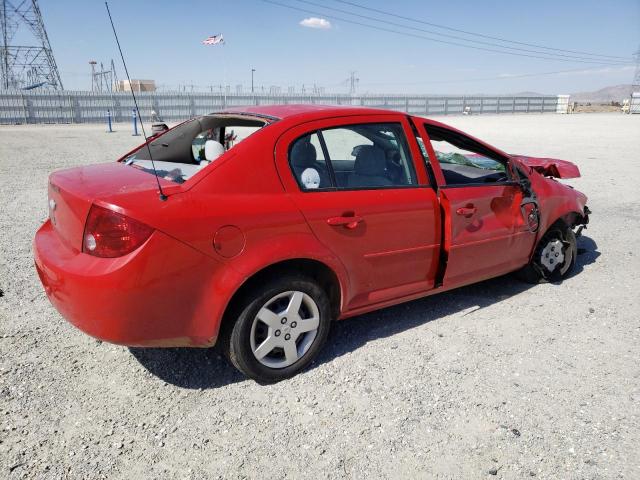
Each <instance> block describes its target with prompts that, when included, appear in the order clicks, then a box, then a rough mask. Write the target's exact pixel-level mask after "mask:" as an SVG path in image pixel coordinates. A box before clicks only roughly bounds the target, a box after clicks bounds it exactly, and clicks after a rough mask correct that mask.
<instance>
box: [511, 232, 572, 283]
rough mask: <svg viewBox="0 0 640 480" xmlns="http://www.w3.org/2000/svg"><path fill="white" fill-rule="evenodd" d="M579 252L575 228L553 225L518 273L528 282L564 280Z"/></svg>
mask: <svg viewBox="0 0 640 480" xmlns="http://www.w3.org/2000/svg"><path fill="white" fill-rule="evenodd" d="M577 254H578V247H577V241H576V235H575V233H573V230H572V229H571V228H570V227H568V226H566V225H556V226H553V227H551V228H550V229H549V230H548V231H547V233H545V234H544V236H543V237H542V239H540V242H539V243H538V245H537V247H536V249H535V252H534V253H533V257H532V258H531V261H530V262H529V263H528V264H527V265H525V266H524V267H523V268H522V269H521V270H519V271H518V272H517V275H518V277H519V278H520V279H521V280H523V281H525V282H527V283H540V282H553V281H559V280H562V279H563V278H566V277H567V276H568V275H569V273H571V270H572V269H573V267H574V266H575V264H576V256H577Z"/></svg>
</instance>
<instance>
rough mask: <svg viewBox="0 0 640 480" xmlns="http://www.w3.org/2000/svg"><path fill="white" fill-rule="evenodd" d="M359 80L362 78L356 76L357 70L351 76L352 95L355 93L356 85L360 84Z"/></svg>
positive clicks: (350, 87)
mask: <svg viewBox="0 0 640 480" xmlns="http://www.w3.org/2000/svg"><path fill="white" fill-rule="evenodd" d="M359 81H360V79H359V78H356V72H351V75H350V76H349V94H350V95H355V93H356V86H357V85H358V82H359Z"/></svg>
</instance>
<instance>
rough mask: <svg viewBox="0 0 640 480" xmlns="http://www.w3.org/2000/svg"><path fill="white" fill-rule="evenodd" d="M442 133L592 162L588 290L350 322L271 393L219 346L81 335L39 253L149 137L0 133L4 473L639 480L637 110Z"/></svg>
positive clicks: (514, 120)
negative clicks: (44, 231) (97, 183)
mask: <svg viewBox="0 0 640 480" xmlns="http://www.w3.org/2000/svg"><path fill="white" fill-rule="evenodd" d="M441 120H443V121H445V122H448V123H451V124H453V125H455V126H457V127H460V128H462V129H466V130H467V131H469V132H470V133H472V134H475V135H477V136H479V137H481V138H483V139H486V140H488V141H489V142H490V143H494V144H495V145H497V146H500V147H502V148H504V149H505V150H507V151H510V152H517V153H526V154H530V155H540V156H550V157H558V158H565V159H568V160H573V161H575V162H577V163H578V164H579V165H580V168H581V170H582V173H583V178H581V179H577V180H576V181H572V184H574V185H575V186H576V187H577V188H579V189H581V190H582V191H584V192H585V193H587V195H589V197H590V201H589V206H590V207H591V209H592V210H593V212H594V213H593V216H592V224H591V225H590V226H589V229H588V230H587V231H586V232H585V233H586V235H585V236H584V237H583V238H581V239H580V242H579V247H580V248H581V249H582V250H581V252H582V253H581V254H580V256H579V258H578V268H577V269H576V273H575V275H574V276H572V277H571V278H569V279H568V280H566V281H565V282H563V283H562V284H559V285H540V286H535V287H531V286H528V285H523V284H521V283H518V282H517V281H516V280H514V279H513V278H511V277H509V276H507V277H502V278H498V279H495V280H491V281H487V282H484V283H481V284H478V285H474V286H470V287H466V288H462V289H459V290H456V291H453V292H450V293H445V294H442V295H439V296H433V297H430V298H426V299H423V300H418V301H414V302H411V303H408V304H405V305H401V306H398V307H394V308H389V309H386V310H384V311H380V312H376V313H372V314H368V315H364V316H361V317H358V318H354V319H351V320H348V321H345V322H342V323H340V324H337V325H336V326H335V328H334V330H333V332H332V335H331V337H330V340H329V344H328V348H326V350H325V352H324V353H323V354H322V355H321V357H320V358H319V360H318V361H316V362H315V364H314V365H313V366H312V367H311V368H310V369H309V370H307V371H306V372H304V373H303V374H301V375H299V376H298V377H296V378H294V379H292V380H289V381H285V382H282V383H279V384H277V385H272V386H260V385H258V384H256V383H254V382H252V381H247V380H245V379H244V378H242V377H241V376H240V375H239V374H238V373H236V371H235V370H233V369H232V368H231V367H230V366H229V365H227V363H226V362H225V361H224V360H222V359H221V358H220V356H219V355H218V353H217V351H216V350H214V349H210V350H188V349H172V350H160V349H153V350H141V349H127V348H124V347H119V346H113V345H109V344H106V343H100V342H97V341H96V340H93V339H92V338H90V337H88V336H86V335H84V334H82V333H81V332H79V331H77V330H75V329H74V328H73V327H71V326H70V325H68V324H67V323H66V322H65V321H64V320H63V319H62V318H61V317H60V315H59V314H58V313H57V312H56V311H55V310H54V309H53V307H51V305H50V304H49V302H48V301H47V299H46V298H45V295H44V292H43V289H42V287H41V286H40V284H39V281H38V278H37V276H36V273H35V269H34V268H33V260H32V254H31V241H32V238H33V235H34V233H35V230H36V229H37V228H38V226H39V224H40V223H41V222H42V221H43V219H45V217H46V215H47V206H46V203H47V200H46V182H47V175H48V173H49V172H51V171H52V170H56V169H59V168H63V167H69V166H74V165H81V164H86V163H93V162H100V161H107V160H110V159H113V158H115V157H116V155H118V154H119V153H122V152H124V151H125V150H127V149H128V148H130V147H132V146H133V145H134V144H136V143H137V142H139V137H132V136H131V132H130V129H129V128H130V127H129V126H120V127H118V131H117V132H116V133H112V134H107V133H105V132H104V128H103V127H102V126H73V127H70V126H40V127H37V126H36V127H25V126H16V127H0V178H2V181H1V187H0V205H1V207H2V214H1V215H0V288H1V289H2V290H3V292H4V296H3V297H2V298H0V478H9V479H12V478H52V479H58V478H123V479H129V478H254V477H261V478H278V479H280V478H313V479H315V478H362V477H372V478H399V477H405V478H415V477H421V478H456V479H457V478H530V477H536V478H548V479H557V478H565V479H603V478H627V479H637V478H640V295H639V294H638V287H639V286H640V282H639V281H638V280H639V277H640V273H639V272H640V260H639V259H640V254H639V253H638V250H637V246H638V233H639V232H640V213H639V212H640V190H639V189H638V181H639V180H640V167H639V165H640V163H639V161H640V141H639V140H640V115H636V116H631V115H620V114H594V115H554V114H549V115H545V116H541V115H530V116H524V115H523V116H510V115H504V116H482V117H480V116H471V117H447V118H444V117H443V118H441ZM96 308H99V305H97V306H96ZM494 475H495V477H494Z"/></svg>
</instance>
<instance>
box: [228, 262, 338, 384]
mask: <svg viewBox="0 0 640 480" xmlns="http://www.w3.org/2000/svg"><path fill="white" fill-rule="evenodd" d="M296 305H299V306H298V308H297V310H296V309H295V307H296ZM235 312H237V315H234V316H235V317H236V319H235V322H234V319H233V318H229V319H227V321H228V322H229V323H228V324H227V328H226V329H225V330H226V331H225V332H223V334H222V338H221V341H222V342H223V345H222V349H223V351H224V352H225V354H226V355H227V357H228V358H229V361H230V362H231V363H232V364H233V365H234V366H235V367H236V368H237V369H238V370H240V371H241V372H242V373H243V374H245V375H246V376H247V377H249V378H252V379H254V380H255V381H257V382H258V383H262V384H267V383H275V382H278V381H280V380H284V379H286V378H290V377H292V376H294V375H296V374H297V373H299V372H300V371H302V370H303V369H304V368H305V367H306V366H307V365H309V363H310V362H311V361H312V360H313V359H314V358H315V357H316V356H317V354H318V353H319V352H320V350H321V349H322V347H323V345H324V343H325V342H326V339H327V335H328V334H329V329H330V325H331V305H330V301H329V297H328V296H327V294H326V292H325V291H324V290H323V289H322V288H321V287H320V286H319V285H318V284H317V283H316V282H315V281H314V280H312V279H311V278H308V277H306V276H302V275H296V274H287V275H284V276H282V277H279V278H273V279H272V280H270V281H267V282H266V283H263V284H262V285H260V286H257V287H256V288H254V289H253V290H252V291H250V292H249V293H248V294H246V295H245V296H244V298H243V299H242V300H241V301H240V302H239V304H238V307H237V308H236V309H235ZM316 320H317V322H316ZM232 322H233V323H232ZM316 323H317V326H316ZM314 327H315V328H314Z"/></svg>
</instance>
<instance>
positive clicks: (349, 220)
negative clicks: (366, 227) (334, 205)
mask: <svg viewBox="0 0 640 480" xmlns="http://www.w3.org/2000/svg"><path fill="white" fill-rule="evenodd" d="M362 221H364V219H363V218H362V217H358V216H355V215H354V216H350V217H331V218H327V223H328V224H329V225H331V226H332V227H345V228H348V229H350V230H353V229H354V228H356V227H357V226H358V224H359V223H360V222H362Z"/></svg>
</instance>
